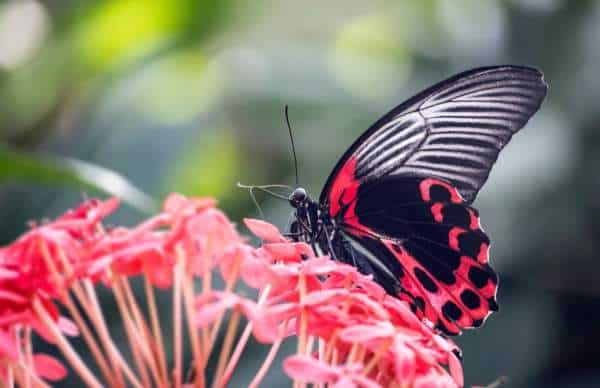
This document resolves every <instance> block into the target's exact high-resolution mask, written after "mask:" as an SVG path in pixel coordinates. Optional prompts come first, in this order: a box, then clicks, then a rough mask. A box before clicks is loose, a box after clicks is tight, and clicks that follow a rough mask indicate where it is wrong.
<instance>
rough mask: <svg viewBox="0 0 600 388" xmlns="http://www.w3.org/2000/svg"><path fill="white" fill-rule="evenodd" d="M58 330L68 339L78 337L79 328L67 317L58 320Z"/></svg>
mask: <svg viewBox="0 0 600 388" xmlns="http://www.w3.org/2000/svg"><path fill="white" fill-rule="evenodd" d="M58 328H59V329H60V330H61V331H62V332H63V333H65V334H66V335H68V336H70V337H77V336H78V335H79V328H78V327H77V325H76V324H75V322H73V321H72V320H70V319H69V318H67V317H59V318H58Z"/></svg>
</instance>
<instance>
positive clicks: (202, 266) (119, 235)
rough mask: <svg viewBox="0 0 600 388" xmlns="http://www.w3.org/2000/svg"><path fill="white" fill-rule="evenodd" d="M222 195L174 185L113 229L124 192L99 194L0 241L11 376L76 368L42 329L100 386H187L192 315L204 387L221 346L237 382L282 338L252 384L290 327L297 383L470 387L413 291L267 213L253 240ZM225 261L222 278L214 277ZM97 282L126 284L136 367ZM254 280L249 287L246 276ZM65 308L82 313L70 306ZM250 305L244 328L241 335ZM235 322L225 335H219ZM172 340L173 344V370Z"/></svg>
mask: <svg viewBox="0 0 600 388" xmlns="http://www.w3.org/2000/svg"><path fill="white" fill-rule="evenodd" d="M214 204H215V202H214V200H212V199H206V198H186V197H183V196H181V195H179V194H173V195H171V196H169V197H168V198H167V200H166V201H165V204H164V207H163V211H162V212H161V213H159V214H158V215H156V216H153V217H151V218H149V219H148V220H146V221H144V222H142V223H140V224H139V225H137V226H134V227H132V228H128V227H122V226H119V227H114V228H105V227H104V226H103V225H102V223H101V221H102V219H104V218H105V217H106V216H107V215H109V214H110V213H111V212H112V211H114V210H115V208H116V207H117V205H118V201H117V200H109V201H106V202H101V201H97V200H92V201H87V202H85V203H84V204H83V205H81V206H80V207H79V208H78V209H76V210H73V211H69V212H67V213H66V214H65V215H63V216H61V217H59V218H58V219H57V220H55V221H53V222H49V223H45V224H43V225H40V226H37V227H34V228H33V229H32V230H30V231H29V232H27V233H25V234H24V235H23V236H22V237H21V238H19V239H18V240H17V241H15V242H14V243H13V244H11V245H9V246H7V247H4V248H2V249H0V382H5V381H15V382H16V383H18V384H19V385H23V386H27V385H32V381H34V380H36V379H45V380H50V381H54V380H57V379H60V378H62V377H64V375H65V374H66V368H65V367H64V366H63V365H62V363H61V362H60V361H58V360H56V359H54V358H51V357H49V356H47V355H44V354H36V353H34V351H33V349H32V344H31V331H32V330H34V331H36V332H37V333H38V334H40V335H41V336H42V337H43V338H45V339H46V340H47V341H48V342H51V343H54V344H56V346H57V347H58V348H59V349H60V351H61V353H62V354H63V355H64V357H65V359H66V361H68V363H69V365H70V367H71V368H72V369H73V370H74V371H75V372H76V373H77V374H78V375H79V376H80V377H81V379H82V380H83V382H84V383H85V384H86V385H88V386H92V387H100V386H102V385H108V386H125V385H127V384H129V385H132V386H136V387H142V386H158V387H168V386H175V387H181V386H182V385H183V383H184V381H183V376H184V369H185V368H184V365H183V359H182V343H183V340H184V339H183V338H184V337H183V333H184V326H185V327H186V332H187V338H186V339H185V340H186V341H188V342H189V343H190V345H191V349H192V356H193V368H194V372H195V373H194V377H193V381H190V382H189V383H190V384H192V385H193V386H205V385H206V381H205V378H206V376H205V372H206V365H207V362H208V360H209V359H211V353H212V351H213V350H214V349H220V353H221V354H220V355H219V357H218V360H219V362H218V366H217V369H216V371H215V372H214V375H213V376H211V377H212V378H213V379H214V381H215V382H217V385H219V384H220V385H227V383H228V381H229V379H230V377H231V375H232V373H233V371H234V369H235V367H236V365H237V363H238V362H239V361H240V359H241V355H242V353H243V350H244V348H245V346H246V344H247V343H248V341H249V338H250V336H252V335H253V336H254V337H255V339H256V340H258V341H259V342H261V343H266V344H270V345H271V348H270V351H269V353H268V355H267V357H266V359H265V361H264V362H263V364H262V366H261V368H260V369H259V371H258V372H257V374H256V376H255V377H254V379H253V381H252V382H251V383H250V385H252V386H257V385H258V384H259V383H260V381H261V380H262V378H263V377H264V376H265V374H266V373H267V371H268V369H269V367H270V366H271V365H272V363H273V360H274V359H275V355H276V353H277V352H278V351H279V349H280V345H281V343H282V342H283V341H284V340H285V339H286V338H287V337H290V336H296V337H297V342H298V348H297V351H296V353H295V354H294V355H291V356H289V357H288V358H287V359H286V361H285V363H284V370H285V372H286V373H287V374H288V375H289V376H290V377H292V378H293V379H295V380H297V381H304V382H311V383H318V384H321V383H323V384H324V383H327V384H329V385H330V386H332V387H333V386H335V387H368V388H371V387H379V386H389V385H400V386H411V387H429V386H432V387H433V386H436V387H438V386H439V387H457V386H462V385H463V381H462V367H461V364H460V362H459V361H458V359H457V357H456V356H455V352H457V351H458V348H457V347H456V345H455V344H454V343H452V341H450V340H448V339H446V338H444V337H442V336H440V335H439V334H438V333H437V332H436V331H435V330H434V329H433V327H432V326H431V325H430V324H429V323H428V322H424V321H421V320H420V319H419V318H418V317H417V316H415V315H414V314H413V313H412V311H411V310H410V307H409V306H408V304H407V303H406V302H404V301H401V300H399V299H397V298H394V297H391V296H389V295H388V294H387V293H386V292H385V291H384V290H383V289H382V288H381V287H380V286H379V285H378V284H377V283H375V282H374V281H373V280H372V278H371V277H370V276H365V275H362V274H361V273H359V272H358V271H357V269H356V268H354V267H352V266H349V265H346V264H342V263H339V262H335V261H333V260H331V259H330V258H328V257H315V255H314V253H313V251H312V249H311V248H310V246H308V245H307V244H304V243H295V242H289V241H287V239H286V238H284V237H283V236H282V235H281V233H280V232H279V231H278V230H277V228H276V227H275V226H273V225H271V224H269V223H266V222H264V221H258V220H249V219H247V220H245V224H246V226H247V227H248V229H250V230H251V231H252V232H253V233H255V234H256V235H257V236H258V237H259V238H261V239H262V240H263V241H265V243H264V244H263V245H262V246H261V247H259V248H254V247H252V246H250V245H248V244H247V243H246V242H245V241H244V239H242V238H241V237H240V236H239V234H238V232H237V231H236V229H235V227H234V226H233V224H232V223H231V222H230V221H229V219H228V218H227V217H226V216H225V215H224V214H223V213H222V212H221V211H219V210H218V209H216V208H214ZM217 273H218V274H219V275H220V277H221V278H222V279H223V281H224V288H223V289H215V287H216V285H217V284H218V283H217V282H214V281H213V278H214V277H215V275H216V274H217ZM136 276H140V277H143V279H144V287H145V288H144V292H145V298H144V301H145V303H146V304H147V306H145V308H142V307H141V306H140V304H141V301H138V300H137V298H136V296H135V294H134V293H133V292H132V290H131V286H130V283H129V279H130V278H132V277H136ZM98 282H102V283H103V284H104V285H105V286H106V287H107V288H108V290H110V291H112V294H113V295H114V299H115V301H116V303H117V305H118V307H119V317H120V318H121V319H122V320H123V326H124V330H125V333H126V335H127V337H128V338H129V340H130V345H131V346H130V349H129V350H130V351H131V353H132V354H133V360H134V362H135V368H132V367H131V366H130V365H129V363H128V361H127V360H126V359H125V358H124V357H123V356H122V355H121V351H120V350H119V349H118V348H117V346H116V345H115V344H114V342H113V341H112V339H111V332H110V331H109V330H108V327H107V325H106V317H105V316H104V314H103V312H102V306H101V305H100V304H99V300H98V297H97V296H96V294H95V290H94V285H95V284H97V283H98ZM198 283H199V284H200V286H199V287H197V284H198ZM242 283H243V286H244V288H243V289H244V290H246V291H241V289H240V288H238V287H239V285H240V284H242ZM154 287H159V288H162V289H164V290H171V291H172V294H173V300H172V308H173V311H172V316H171V317H168V319H169V320H172V327H173V331H172V332H171V333H170V334H172V337H170V338H167V337H166V336H165V335H164V333H163V332H162V330H161V326H162V324H163V323H162V320H164V319H165V317H163V318H162V319H160V318H159V317H158V313H157V309H156V302H155V300H154ZM248 288H250V289H254V290H256V291H254V292H248V291H247V290H248ZM59 306H60V307H61V308H62V309H64V310H66V311H67V312H68V313H69V315H70V318H67V317H62V316H61V315H60V314H59V311H61V310H60V309H59ZM145 312H147V313H145ZM242 317H245V320H246V322H247V323H246V327H245V329H244V330H243V333H242V334H241V336H240V337H239V338H237V340H236V333H237V327H238V325H239V324H240V322H241V318H242ZM227 318H229V319H228V320H227ZM71 319H72V320H71ZM223 323H226V325H227V327H226V330H225V339H224V341H223V343H222V344H220V345H219V346H218V345H217V344H216V343H215V342H216V341H217V339H218V338H219V337H218V333H219V330H220V328H221V326H222V324H223ZM76 335H81V336H82V337H83V340H84V341H85V343H86V345H87V346H88V348H89V349H90V352H91V353H92V355H93V356H94V359H95V362H96V363H97V365H98V368H99V370H100V372H101V374H102V377H100V376H95V375H94V374H93V373H92V372H91V369H90V368H88V366H87V365H85V364H84V363H83V361H82V360H81V358H80V357H79V355H78V352H77V350H76V349H75V348H73V347H72V345H71V344H70V341H69V340H68V339H67V338H66V336H76ZM165 339H167V340H170V341H172V342H173V343H172V346H171V348H172V349H173V370H171V371H168V370H167V363H166V361H165V360H166V356H165V355H164V353H163V349H164V348H165V346H164V345H165V344H164V341H165ZM101 380H102V382H101Z"/></svg>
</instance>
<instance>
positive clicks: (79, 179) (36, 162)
mask: <svg viewBox="0 0 600 388" xmlns="http://www.w3.org/2000/svg"><path fill="white" fill-rule="evenodd" d="M11 181H20V182H31V183H38V184H47V185H68V186H72V187H75V188H78V189H82V190H89V191H93V192H102V193H106V194H109V195H113V196H117V197H119V198H121V200H123V202H125V203H127V204H129V205H131V206H133V207H134V208H136V209H138V210H141V211H143V212H152V211H154V210H156V208H157V204H156V202H155V201H154V199H152V198H151V197H150V196H149V195H147V194H146V193H144V192H143V191H141V190H140V189H138V188H137V187H135V186H134V185H133V184H131V183H130V182H129V181H128V180H127V179H126V178H125V177H123V176H122V175H120V174H118V173H116V172H114V171H112V170H109V169H107V168H104V167H100V166H97V165H94V164H92V163H88V162H84V161H81V160H77V159H71V158H54V157H46V156H36V155H31V154H28V153H25V152H19V151H15V150H11V149H9V148H8V147H6V146H5V145H2V144H0V183H2V182H11Z"/></svg>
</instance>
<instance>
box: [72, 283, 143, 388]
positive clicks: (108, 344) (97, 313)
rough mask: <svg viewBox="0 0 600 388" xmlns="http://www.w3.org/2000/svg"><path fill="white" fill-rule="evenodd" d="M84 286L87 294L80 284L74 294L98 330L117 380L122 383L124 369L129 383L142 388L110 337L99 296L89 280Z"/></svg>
mask: <svg viewBox="0 0 600 388" xmlns="http://www.w3.org/2000/svg"><path fill="white" fill-rule="evenodd" d="M83 285H84V286H85V292H84V290H83V288H81V286H80V284H78V283H75V284H73V287H72V289H73V293H74V294H75V296H76V297H77V300H78V301H79V303H80V304H81V305H82V307H83V309H84V310H85V313H86V314H87V316H88V317H89V318H90V321H91V322H92V324H93V326H94V328H95V329H96V331H97V333H98V336H99V337H100V341H101V343H102V345H103V346H104V348H105V349H106V351H107V353H108V355H109V359H110V362H111V364H112V365H113V368H114V370H115V371H116V372H118V374H117V378H119V381H122V377H121V369H122V370H123V373H124V374H125V376H126V377H127V379H128V380H129V382H130V383H131V384H132V385H133V386H134V387H136V388H141V387H142V384H141V383H140V381H139V380H138V378H137V376H136V375H135V374H134V373H133V371H132V370H131V367H130V366H129V364H127V362H126V361H125V359H124V358H123V355H122V354H121V352H120V351H119V349H118V348H117V346H116V345H115V343H114V341H113V340H112V338H111V337H110V334H109V332H108V328H107V326H106V321H105V320H104V315H103V314H102V309H101V308H100V303H99V302H98V296H97V295H96V291H95V290H94V286H93V285H92V282H91V281H89V279H86V280H84V281H83ZM123 385H124V384H123Z"/></svg>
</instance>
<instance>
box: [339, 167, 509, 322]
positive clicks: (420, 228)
mask: <svg viewBox="0 0 600 388" xmlns="http://www.w3.org/2000/svg"><path fill="white" fill-rule="evenodd" d="M340 212H341V213H340V214H339V216H338V226H339V228H340V230H341V231H342V233H343V234H344V235H345V236H346V237H347V238H348V239H349V240H350V241H352V242H353V247H354V250H355V251H356V252H353V251H350V252H349V255H346V259H348V257H352V255H355V256H356V254H357V253H360V254H361V255H362V256H357V257H364V258H363V259H362V261H363V262H364V261H365V259H366V260H368V261H369V265H362V268H366V269H367V271H364V272H372V273H373V274H374V276H375V278H376V279H377V280H378V281H379V282H380V283H382V285H383V286H384V287H385V288H386V290H387V291H388V292H390V293H393V294H396V295H397V296H399V297H401V298H403V299H406V300H408V301H409V302H410V303H412V304H413V305H414V307H415V309H416V310H417V311H418V312H419V314H421V315H423V316H425V317H426V318H428V319H429V320H430V321H432V322H433V323H434V324H436V326H437V327H438V328H440V329H441V330H442V331H444V332H445V333H447V334H458V333H460V328H471V327H477V326H480V325H481V324H482V323H483V322H484V320H485V319H486V318H487V317H488V315H489V314H490V313H491V312H492V311H495V310H497V308H498V305H497V303H496V290H497V284H498V280H497V276H496V274H495V272H494V271H493V270H492V268H491V267H490V266H489V263H488V261H489V260H488V249H489V245H490V241H489V239H488V237H487V235H486V234H485V232H484V231H483V229H482V228H481V225H480V223H479V216H478V213H477V211H476V210H475V209H474V208H472V207H470V206H469V205H468V204H466V203H465V201H464V200H463V199H462V197H461V195H460V193H459V192H458V191H457V190H456V189H455V188H454V187H452V185H450V184H449V183H447V182H444V181H441V180H438V179H435V178H416V177H412V178H401V177H393V176H391V177H386V178H382V179H380V180H378V181H375V182H371V183H366V184H363V185H360V186H359V187H358V189H357V192H356V196H355V198H354V199H353V200H352V201H351V202H350V203H349V204H348V205H346V206H344V207H343V208H342V209H341V210H340ZM359 268H360V266H359Z"/></svg>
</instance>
